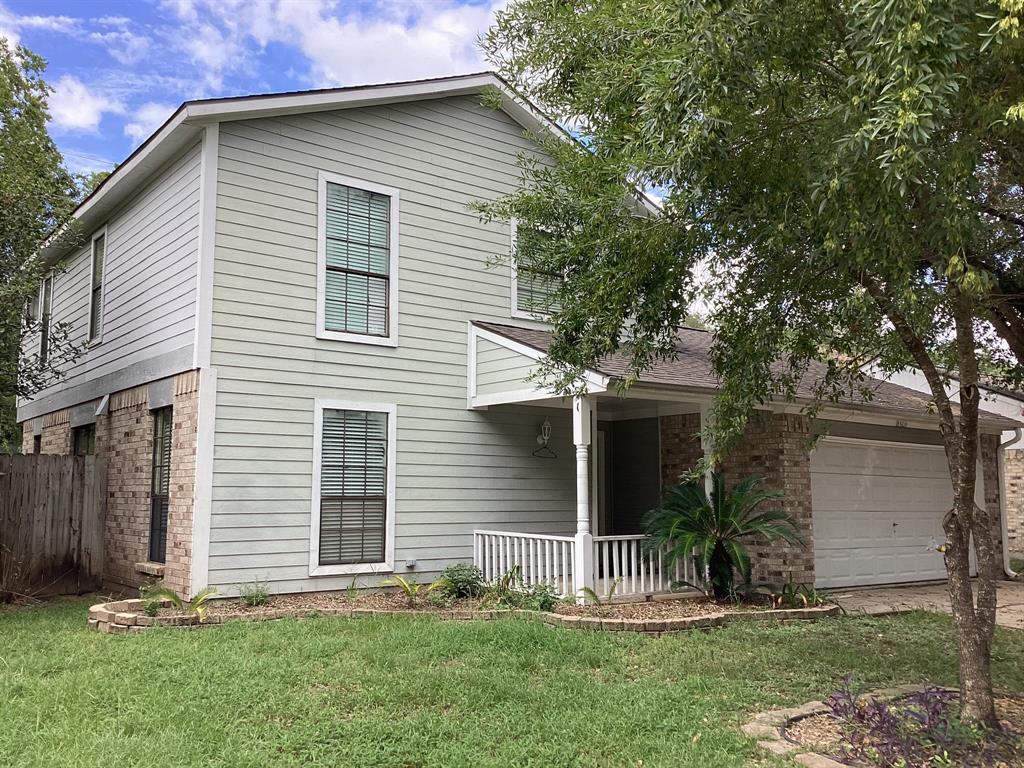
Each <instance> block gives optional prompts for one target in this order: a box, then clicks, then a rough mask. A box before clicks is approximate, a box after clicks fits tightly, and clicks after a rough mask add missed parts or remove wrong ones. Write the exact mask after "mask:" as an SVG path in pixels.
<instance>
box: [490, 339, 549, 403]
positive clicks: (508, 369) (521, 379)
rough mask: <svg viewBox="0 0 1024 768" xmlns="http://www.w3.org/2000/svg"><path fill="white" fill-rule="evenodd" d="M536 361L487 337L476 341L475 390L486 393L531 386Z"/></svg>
mask: <svg viewBox="0 0 1024 768" xmlns="http://www.w3.org/2000/svg"><path fill="white" fill-rule="evenodd" d="M536 369H537V363H536V362H535V361H533V360H531V359H529V358H528V357H526V356H525V355H521V354H520V353H518V352H515V351H513V350H511V349H507V348H505V347H502V346H499V345H498V344H495V343H494V342H493V341H489V340H487V339H478V340H477V343H476V392H477V394H478V395H488V394H492V393H495V392H508V391H512V390H517V389H523V388H524V387H528V386H531V384H532V382H530V381H529V380H528V379H529V377H530V376H531V375H533V373H534V371H536Z"/></svg>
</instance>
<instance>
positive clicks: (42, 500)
mask: <svg viewBox="0 0 1024 768" xmlns="http://www.w3.org/2000/svg"><path fill="white" fill-rule="evenodd" d="M106 491H107V460H106V459H105V458H97V457H95V456H44V455H39V454H34V455H30V456H9V455H2V454H0V598H3V597H5V596H11V595H15V596H17V595H32V594H38V593H44V592H45V593H51V594H52V593H67V592H83V591H87V590H90V589H95V588H96V587H98V586H99V585H100V582H101V581H102V577H103V525H104V520H105V517H106V497H107V493H106Z"/></svg>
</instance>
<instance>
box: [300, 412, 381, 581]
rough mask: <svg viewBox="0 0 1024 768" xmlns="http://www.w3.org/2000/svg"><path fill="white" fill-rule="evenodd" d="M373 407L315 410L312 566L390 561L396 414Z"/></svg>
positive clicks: (340, 565) (377, 563)
mask: <svg viewBox="0 0 1024 768" xmlns="http://www.w3.org/2000/svg"><path fill="white" fill-rule="evenodd" d="M372 407H373V406H370V407H367V408H365V409H363V408H360V409H356V408H347V407H346V408H335V407H328V406H327V405H326V404H325V405H324V406H322V410H321V411H320V412H319V415H320V418H319V420H318V421H319V424H318V428H319V429H318V431H319V433H320V464H319V486H318V488H316V489H315V490H317V491H319V494H318V495H319V499H318V504H319V508H318V509H317V510H316V512H318V513H319V529H318V530H317V531H316V532H315V536H316V537H317V540H316V542H315V543H316V545H317V559H316V562H315V563H314V566H316V567H323V566H327V567H330V566H339V567H344V566H358V565H368V564H375V565H380V564H386V563H387V561H388V560H389V559H390V558H389V529H390V524H389V520H390V517H391V512H392V510H391V509H390V508H389V507H390V505H391V504H392V503H393V494H392V492H391V491H392V487H391V477H392V470H393V467H392V466H391V462H392V459H391V454H392V451H391V449H392V447H393V446H392V445H391V441H392V437H391V434H392V429H393V427H394V424H393V419H394V410H393V408H389V409H388V410H371V408H372ZM376 407H381V406H376Z"/></svg>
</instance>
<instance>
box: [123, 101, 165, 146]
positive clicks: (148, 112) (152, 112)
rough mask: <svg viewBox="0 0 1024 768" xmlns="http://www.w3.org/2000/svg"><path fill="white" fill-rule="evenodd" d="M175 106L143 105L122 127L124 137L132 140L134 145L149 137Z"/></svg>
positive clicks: (152, 103)
mask: <svg viewBox="0 0 1024 768" xmlns="http://www.w3.org/2000/svg"><path fill="white" fill-rule="evenodd" d="M174 109H175V105H173V104H172V105H168V104H157V103H155V102H148V103H146V104H143V105H142V106H141V107H139V108H138V109H137V110H135V114H134V115H133V116H132V119H131V120H130V121H129V122H128V123H126V124H125V126H124V135H125V136H128V137H129V138H131V139H133V140H134V141H135V143H136V144H138V143H140V142H141V141H142V140H143V139H146V138H148V137H149V135H150V134H151V133H153V131H155V130H156V129H157V128H159V127H160V126H161V125H163V123H164V121H165V120H166V119H167V118H168V117H170V116H171V113H172V112H174Z"/></svg>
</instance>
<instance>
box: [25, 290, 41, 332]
mask: <svg viewBox="0 0 1024 768" xmlns="http://www.w3.org/2000/svg"><path fill="white" fill-rule="evenodd" d="M38 320H39V291H34V292H33V294H32V295H31V296H29V297H28V298H27V299H25V325H26V326H29V327H31V326H33V325H35V324H36V322H38Z"/></svg>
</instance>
